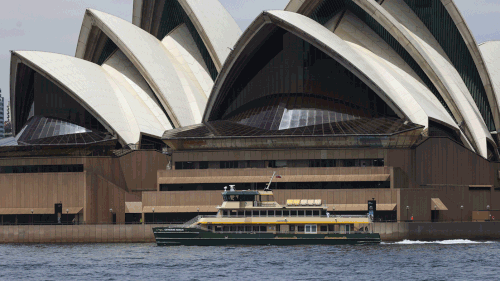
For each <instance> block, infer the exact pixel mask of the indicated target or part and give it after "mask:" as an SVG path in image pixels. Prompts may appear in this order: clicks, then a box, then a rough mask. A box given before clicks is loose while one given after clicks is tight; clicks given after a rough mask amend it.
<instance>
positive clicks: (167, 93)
mask: <svg viewBox="0 0 500 281" xmlns="http://www.w3.org/2000/svg"><path fill="white" fill-rule="evenodd" d="M83 25H84V26H82V31H81V34H80V40H79V42H78V47H77V52H76V53H77V56H79V57H82V58H83V54H84V53H85V48H86V42H87V39H85V38H82V36H85V35H86V36H88V35H89V34H90V32H87V30H91V29H92V25H95V26H97V27H98V28H99V29H100V30H101V31H102V32H104V33H105V34H106V35H107V36H108V37H109V38H110V39H111V40H112V41H113V42H114V43H115V44H116V45H117V46H118V48H119V49H120V50H121V51H122V52H123V53H124V54H125V56H126V57H127V58H128V59H129V60H130V61H131V62H132V64H133V65H134V66H135V67H136V68H137V70H138V71H139V73H140V74H141V75H142V77H144V79H145V80H146V82H147V83H148V85H149V86H150V87H151V89H152V90H153V92H154V93H155V94H156V96H157V98H158V100H159V101H160V102H161V105H162V106H163V108H164V109H165V110H166V112H167V114H168V115H169V118H170V120H171V121H172V123H173V125H174V126H175V127H182V126H187V125H192V124H196V123H199V122H200V121H201V120H200V118H201V113H200V112H202V111H203V108H204V106H205V104H204V102H203V100H204V99H205V100H206V95H205V93H204V92H203V91H199V90H198V87H197V86H196V85H195V84H196V83H197V81H192V80H191V79H187V78H184V76H186V74H185V73H183V72H184V71H183V69H182V65H180V64H179V63H178V62H177V61H176V60H175V58H174V56H172V55H171V54H170V53H169V52H168V50H167V49H166V48H165V46H164V45H163V44H162V43H161V42H160V41H159V40H158V39H156V38H155V37H154V36H152V35H151V34H149V33H147V32H145V31H144V30H142V29H140V28H139V27H137V26H135V25H133V24H131V23H129V22H127V21H125V20H123V19H120V18H118V17H115V16H112V15H109V14H106V13H103V12H99V11H95V10H87V13H86V14H85V19H84V21H83ZM85 25H87V26H85ZM88 25H90V26H88Z"/></svg>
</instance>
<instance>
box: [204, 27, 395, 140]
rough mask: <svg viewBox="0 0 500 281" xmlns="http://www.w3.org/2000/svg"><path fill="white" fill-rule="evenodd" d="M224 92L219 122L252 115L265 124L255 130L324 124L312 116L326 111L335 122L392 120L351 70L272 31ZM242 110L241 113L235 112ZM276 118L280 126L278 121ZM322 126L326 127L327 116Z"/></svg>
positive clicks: (293, 38)
mask: <svg viewBox="0 0 500 281" xmlns="http://www.w3.org/2000/svg"><path fill="white" fill-rule="evenodd" d="M225 94H226V95H225V96H226V97H225V99H224V100H223V101H222V103H221V104H220V105H219V106H218V107H217V108H218V109H219V110H220V112H217V113H216V114H217V115H218V116H219V118H220V119H225V120H235V119H234V115H236V114H237V115H240V117H236V118H237V119H246V120H247V119H248V120H250V121H249V122H250V123H255V122H253V121H251V119H252V118H250V119H249V118H248V116H249V115H252V112H256V113H257V115H259V117H257V119H261V121H258V122H259V123H262V122H264V123H268V124H261V125H260V126H257V127H260V128H263V129H272V130H282V129H288V128H296V127H301V126H309V125H314V124H321V123H323V122H325V121H323V118H320V119H321V120H316V119H315V116H316V115H322V116H326V115H329V114H328V113H326V112H331V113H332V114H331V116H332V117H333V119H334V120H335V122H336V120H337V118H339V119H340V120H341V121H347V120H352V119H353V118H354V117H369V118H376V117H394V118H397V115H396V114H395V113H394V112H393V111H392V109H391V108H389V107H388V106H387V105H386V104H385V102H384V101H383V100H382V99H380V98H379V97H378V95H377V94H376V93H375V92H374V91H373V90H371V89H370V88H369V87H368V86H367V85H366V84H365V83H363V82H362V81H361V80H360V79H359V78H358V77H356V76H355V75H354V74H353V73H352V72H350V71H349V70H347V69H346V68H345V67H343V66H342V65H341V64H340V63H338V62H337V61H336V60H335V59H333V58H331V57H330V56H328V55H327V54H325V53H324V52H322V51H321V50H319V49H318V48H316V47H314V46H313V45H311V44H310V43H308V42H306V41H304V40H302V39H301V38H299V37H297V36H295V35H293V34H291V33H289V32H286V31H284V30H282V29H277V31H276V32H274V34H272V36H270V37H269V38H268V39H267V40H266V41H265V43H264V44H263V46H261V47H259V48H258V51H257V52H256V53H255V54H254V55H252V58H250V59H249V61H248V62H247V64H246V65H245V66H244V70H243V71H242V73H241V74H239V77H238V78H237V79H236V80H235V81H234V83H233V84H232V85H231V87H230V88H229V90H228V92H227V93H225ZM262 104H263V105H262ZM325 104H328V105H325ZM242 110H243V111H246V112H244V113H241V111H242ZM325 111H326V112H325ZM272 113H275V114H274V115H272ZM309 113H310V114H309ZM242 114H243V115H245V114H246V117H245V116H241V115H242ZM342 115H344V116H343V117H342ZM347 116H351V117H347ZM253 119H255V118H253ZM273 119H276V120H273ZM281 119H282V120H283V122H279V121H280V120H281ZM287 119H289V120H288V121H287ZM299 119H303V120H304V121H303V122H300V121H298V120H299ZM211 120H213V119H211ZM295 120H297V121H298V122H295ZM275 121H278V122H279V123H275V124H274V126H272V124H270V123H272V122H275ZM249 122H245V121H244V122H243V124H248V123H249ZM325 123H331V121H330V118H328V121H326V122H325Z"/></svg>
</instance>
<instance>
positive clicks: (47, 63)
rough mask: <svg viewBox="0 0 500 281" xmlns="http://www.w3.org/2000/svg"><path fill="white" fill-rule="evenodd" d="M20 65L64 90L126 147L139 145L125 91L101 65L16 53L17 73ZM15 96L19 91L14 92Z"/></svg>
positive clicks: (58, 57)
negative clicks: (131, 144)
mask: <svg viewBox="0 0 500 281" xmlns="http://www.w3.org/2000/svg"><path fill="white" fill-rule="evenodd" d="M19 63H23V64H25V65H27V66H28V67H30V68H31V69H33V70H34V71H36V72H38V73H39V74H40V75H42V76H44V77H45V78H47V79H49V80H50V81H51V82H53V83H54V84H55V85H57V86H59V87H60V88H61V89H63V90H64V91H65V92H66V93H67V94H68V95H69V96H70V97H72V98H73V99H74V100H76V101H77V102H79V103H80V104H81V105H82V106H83V107H84V108H85V109H86V110H87V111H89V112H90V113H91V114H92V115H93V116H94V117H95V118H96V119H97V120H98V121H99V122H101V124H102V125H103V126H105V127H106V128H107V129H108V131H110V132H113V133H114V134H115V135H117V136H118V137H119V140H120V141H121V142H122V143H124V144H128V143H138V142H139V136H140V129H139V126H138V125H137V122H136V121H135V118H134V116H133V115H132V114H131V109H130V107H129V105H128V104H127V102H126V100H125V98H124V96H123V92H122V89H121V87H120V86H119V84H118V83H116V81H115V80H114V79H113V78H112V77H111V76H110V75H109V74H108V73H107V72H106V71H105V70H104V69H103V68H102V67H100V66H99V65H96V64H94V63H91V62H88V61H85V60H81V59H77V58H74V57H70V56H65V55H60V54H54V53H46V52H33V51H19V52H13V53H12V59H11V64H12V66H11V67H12V68H13V69H16V68H17V65H18V64H19ZM14 81H15V80H14ZM13 87H14V86H13ZM13 92H15V88H11V93H13ZM11 95H12V94H11Z"/></svg>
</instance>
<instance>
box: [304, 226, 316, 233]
mask: <svg viewBox="0 0 500 281" xmlns="http://www.w3.org/2000/svg"><path fill="white" fill-rule="evenodd" d="M305 232H306V233H317V228H316V225H315V224H307V225H306V231H305Z"/></svg>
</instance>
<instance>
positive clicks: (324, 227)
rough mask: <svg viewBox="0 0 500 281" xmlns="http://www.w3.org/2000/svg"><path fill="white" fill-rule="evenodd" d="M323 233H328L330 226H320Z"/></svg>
mask: <svg viewBox="0 0 500 281" xmlns="http://www.w3.org/2000/svg"><path fill="white" fill-rule="evenodd" d="M320 229H321V231H328V226H326V225H322V226H320Z"/></svg>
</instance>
